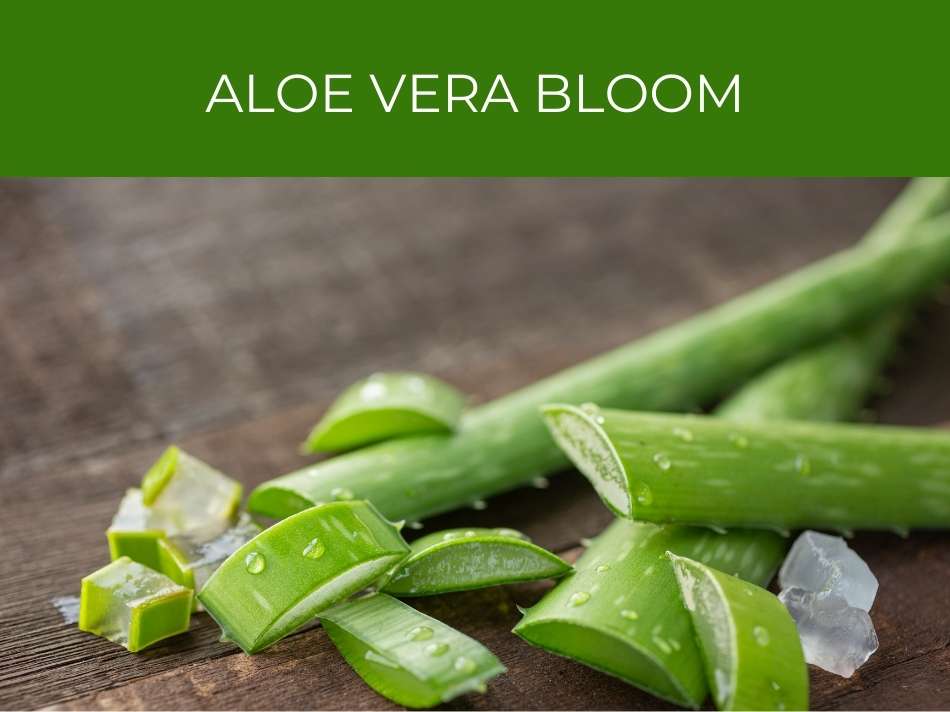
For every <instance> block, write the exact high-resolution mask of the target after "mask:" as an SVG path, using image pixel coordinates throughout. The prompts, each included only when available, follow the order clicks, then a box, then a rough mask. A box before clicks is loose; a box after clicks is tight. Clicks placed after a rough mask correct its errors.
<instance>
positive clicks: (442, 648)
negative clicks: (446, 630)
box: [426, 643, 449, 658]
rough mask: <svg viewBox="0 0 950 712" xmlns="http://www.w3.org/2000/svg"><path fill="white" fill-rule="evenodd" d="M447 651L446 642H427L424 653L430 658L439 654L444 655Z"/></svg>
mask: <svg viewBox="0 0 950 712" xmlns="http://www.w3.org/2000/svg"><path fill="white" fill-rule="evenodd" d="M448 651H449V646H448V643H429V644H428V645H427V646H426V655H428V656H429V657H432V658H437V657H439V656H441V655H445V654H446V653H447V652H448Z"/></svg>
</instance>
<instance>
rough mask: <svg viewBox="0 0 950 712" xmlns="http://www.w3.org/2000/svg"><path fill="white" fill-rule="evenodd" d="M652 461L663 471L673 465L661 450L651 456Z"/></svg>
mask: <svg viewBox="0 0 950 712" xmlns="http://www.w3.org/2000/svg"><path fill="white" fill-rule="evenodd" d="M653 462H655V463H656V466H657V467H659V468H660V469H661V470H663V471H664V472H666V471H667V470H669V469H670V468H671V467H672V466H673V463H672V462H670V458H668V457H667V456H666V455H664V454H663V453H662V452H658V453H657V454H656V455H654V456H653Z"/></svg>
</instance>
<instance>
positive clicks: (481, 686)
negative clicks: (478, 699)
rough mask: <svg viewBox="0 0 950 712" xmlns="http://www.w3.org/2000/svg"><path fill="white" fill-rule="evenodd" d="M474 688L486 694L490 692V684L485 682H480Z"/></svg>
mask: <svg viewBox="0 0 950 712" xmlns="http://www.w3.org/2000/svg"><path fill="white" fill-rule="evenodd" d="M472 689H473V690H475V692H477V693H478V694H480V695H484V694H485V693H486V692H488V685H486V684H485V683H484V682H478V683H475V685H473V686H472Z"/></svg>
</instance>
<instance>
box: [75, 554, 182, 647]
mask: <svg viewBox="0 0 950 712" xmlns="http://www.w3.org/2000/svg"><path fill="white" fill-rule="evenodd" d="M192 596H193V593H192V591H191V590H190V589H187V588H185V587H184V586H180V585H178V584H176V583H175V582H174V581H172V580H171V579H170V578H168V577H167V576H164V575H163V574H160V573H158V572H157V571H153V570H152V569H150V568H148V567H147V566H143V565H142V564H140V563H138V562H136V561H132V559H130V558H128V557H127V556H123V557H121V558H119V559H117V560H115V561H113V562H112V563H111V564H109V565H107V566H104V567H103V568H101V569H99V570H98V571H96V572H95V573H92V574H89V575H88V576H86V577H85V578H84V579H83V580H82V592H81V594H80V602H79V629H80V630H84V631H87V632H89V633H94V634H95V635H99V636H102V637H103V638H108V639H109V640H111V641H113V642H115V643H119V644H120V645H123V646H125V647H126V648H127V649H128V650H130V651H131V652H133V653H134V652H137V651H139V650H142V649H143V648H147V647H148V646H149V645H152V644H153V643H155V642H157V641H159V640H163V639H164V638H168V637H170V636H172V635H177V634H178V633H184V632H185V631H186V630H188V623H189V620H190V618H191V605H192Z"/></svg>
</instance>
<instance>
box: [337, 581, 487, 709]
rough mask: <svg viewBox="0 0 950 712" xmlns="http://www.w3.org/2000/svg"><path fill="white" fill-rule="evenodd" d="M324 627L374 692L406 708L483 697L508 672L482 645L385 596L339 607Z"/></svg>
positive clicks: (374, 595)
mask: <svg viewBox="0 0 950 712" xmlns="http://www.w3.org/2000/svg"><path fill="white" fill-rule="evenodd" d="M320 622H321V624H322V625H323V628H324V630H326V632H327V634H328V635H329V636H330V639H331V640H332V641H333V642H334V644H335V645H336V646H337V648H338V649H339V650H340V652H341V653H342V654H343V657H345V658H346V661H347V662H348V663H349V664H350V665H351V666H352V667H353V669H354V670H356V672H357V673H358V674H359V675H360V677H362V678H363V680H365V681H366V683H367V684H368V685H369V686H370V687H372V688H373V689H374V690H376V691H377V692H378V693H379V694H381V695H383V696H384V697H387V698H389V699H390V700H392V701H394V702H396V703H397V704H400V705H405V706H406V707H416V708H421V707H434V706H435V705H438V704H440V703H442V702H448V701H450V700H452V699H453V698H455V697H458V696H459V695H462V694H465V693H468V692H484V691H485V685H486V683H487V682H488V681H489V680H490V679H492V678H493V677H495V676H496V675H500V674H501V673H503V672H504V671H505V667H504V665H502V664H501V662H500V661H499V660H498V658H496V657H495V656H494V655H492V653H491V651H489V650H488V649H487V648H486V647H485V646H483V645H482V644H481V643H479V642H477V641H475V640H472V639H471V638H469V637H468V636H467V635H464V634H463V633H460V632H459V631H457V630H455V629H453V628H450V627H449V626H447V625H445V624H444V623H441V622H439V621H437V620H435V619H434V618H430V617H429V616H427V615H425V614H423V613H420V612H419V611H417V610H415V609H414V608H412V607H411V606H407V605H406V604H405V603H402V602H401V601H397V600H396V599H395V598H391V597H389V596H387V595H386V594H384V593H376V594H372V595H370V596H366V597H363V598H358V599H356V600H353V601H349V602H347V603H343V604H340V605H338V606H335V607H333V608H331V609H329V610H327V611H324V612H323V613H322V614H321V615H320Z"/></svg>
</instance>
